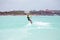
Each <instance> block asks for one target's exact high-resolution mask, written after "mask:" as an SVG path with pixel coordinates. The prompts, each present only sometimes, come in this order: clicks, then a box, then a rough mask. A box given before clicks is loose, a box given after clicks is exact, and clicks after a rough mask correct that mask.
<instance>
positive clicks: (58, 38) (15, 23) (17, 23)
mask: <svg viewBox="0 0 60 40" xmlns="http://www.w3.org/2000/svg"><path fill="white" fill-rule="evenodd" d="M31 19H32V21H33V23H32V24H30V22H29V21H28V20H27V18H26V16H0V40H60V16H32V17H31Z"/></svg>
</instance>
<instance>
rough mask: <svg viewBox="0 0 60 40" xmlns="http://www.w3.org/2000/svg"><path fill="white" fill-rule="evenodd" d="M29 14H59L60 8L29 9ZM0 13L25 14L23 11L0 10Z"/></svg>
mask: <svg viewBox="0 0 60 40" xmlns="http://www.w3.org/2000/svg"><path fill="white" fill-rule="evenodd" d="M29 14H30V15H52V16H53V15H60V10H39V11H35V10H33V11H29ZM0 15H26V13H25V11H9V12H7V11H5V12H0Z"/></svg>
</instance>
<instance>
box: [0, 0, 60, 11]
mask: <svg viewBox="0 0 60 40" xmlns="http://www.w3.org/2000/svg"><path fill="white" fill-rule="evenodd" d="M59 4H60V0H0V11H12V10H43V9H50V10H51V9H56V10H60V5H59Z"/></svg>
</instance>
